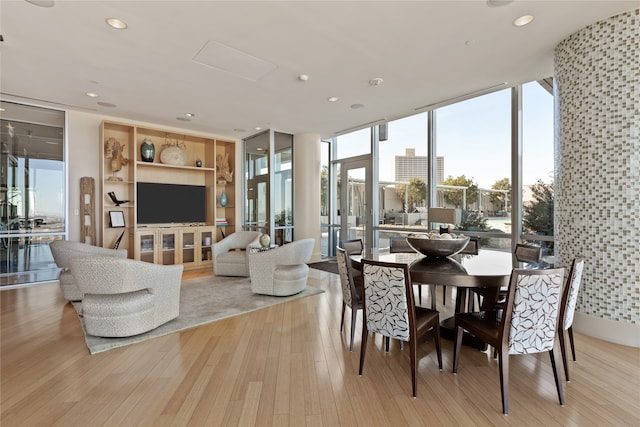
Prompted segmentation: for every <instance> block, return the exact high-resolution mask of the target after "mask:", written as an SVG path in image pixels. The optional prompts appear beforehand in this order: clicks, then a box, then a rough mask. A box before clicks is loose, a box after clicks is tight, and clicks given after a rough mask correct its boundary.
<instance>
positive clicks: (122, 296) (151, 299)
mask: <svg viewBox="0 0 640 427" xmlns="http://www.w3.org/2000/svg"><path fill="white" fill-rule="evenodd" d="M182 268H183V266H182V265H159V264H151V263H148V262H142V261H134V260H131V259H118V258H107V257H95V258H74V259H72V260H71V271H72V272H73V276H74V277H75V279H76V283H77V285H78V288H79V289H80V290H81V291H82V292H83V293H84V299H83V300H82V315H83V318H84V325H85V330H86V332H87V334H89V335H95V336H98V337H129V336H132V335H138V334H141V333H143V332H147V331H150V330H152V329H155V328H157V327H158V326H160V325H162V324H163V323H166V322H168V321H169V320H172V319H175V318H176V317H178V314H179V310H180V284H181V280H182Z"/></svg>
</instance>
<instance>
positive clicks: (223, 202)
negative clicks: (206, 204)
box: [220, 188, 227, 207]
mask: <svg viewBox="0 0 640 427" xmlns="http://www.w3.org/2000/svg"><path fill="white" fill-rule="evenodd" d="M220 206H222V207H225V206H227V193H225V192H224V188H223V189H222V193H220Z"/></svg>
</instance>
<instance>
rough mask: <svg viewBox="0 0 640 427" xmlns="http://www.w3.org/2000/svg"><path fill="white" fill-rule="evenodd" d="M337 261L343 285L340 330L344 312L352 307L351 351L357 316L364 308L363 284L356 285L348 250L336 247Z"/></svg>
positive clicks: (342, 324) (342, 325)
mask: <svg viewBox="0 0 640 427" xmlns="http://www.w3.org/2000/svg"><path fill="white" fill-rule="evenodd" d="M336 262H337V264H338V273H340V284H341V285H342V316H341V317H340V332H342V328H343V327H344V313H345V311H346V308H347V307H349V309H351V342H350V343H349V351H353V339H354V337H355V333H356V317H357V315H358V311H359V310H362V286H360V287H356V284H355V282H354V280H353V276H352V274H351V265H350V261H349V257H348V256H347V251H346V250H345V249H343V248H337V249H336ZM361 277H362V276H361ZM363 321H364V318H363Z"/></svg>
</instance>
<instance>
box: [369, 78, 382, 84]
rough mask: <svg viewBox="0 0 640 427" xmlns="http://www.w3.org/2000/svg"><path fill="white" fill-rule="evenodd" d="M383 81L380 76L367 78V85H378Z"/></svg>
mask: <svg viewBox="0 0 640 427" xmlns="http://www.w3.org/2000/svg"><path fill="white" fill-rule="evenodd" d="M383 81H384V80H382V79H381V78H380V77H375V78H373V79H371V80H369V86H380V85H381V84H382V82H383Z"/></svg>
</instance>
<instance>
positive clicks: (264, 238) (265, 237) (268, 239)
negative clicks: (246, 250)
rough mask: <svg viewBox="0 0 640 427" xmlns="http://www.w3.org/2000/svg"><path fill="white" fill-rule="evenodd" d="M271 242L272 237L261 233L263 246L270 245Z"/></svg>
mask: <svg viewBox="0 0 640 427" xmlns="http://www.w3.org/2000/svg"><path fill="white" fill-rule="evenodd" d="M270 243H271V237H269V235H268V234H265V233H262V234H261V235H260V245H261V246H262V247H263V248H266V247H269V244H270Z"/></svg>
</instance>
